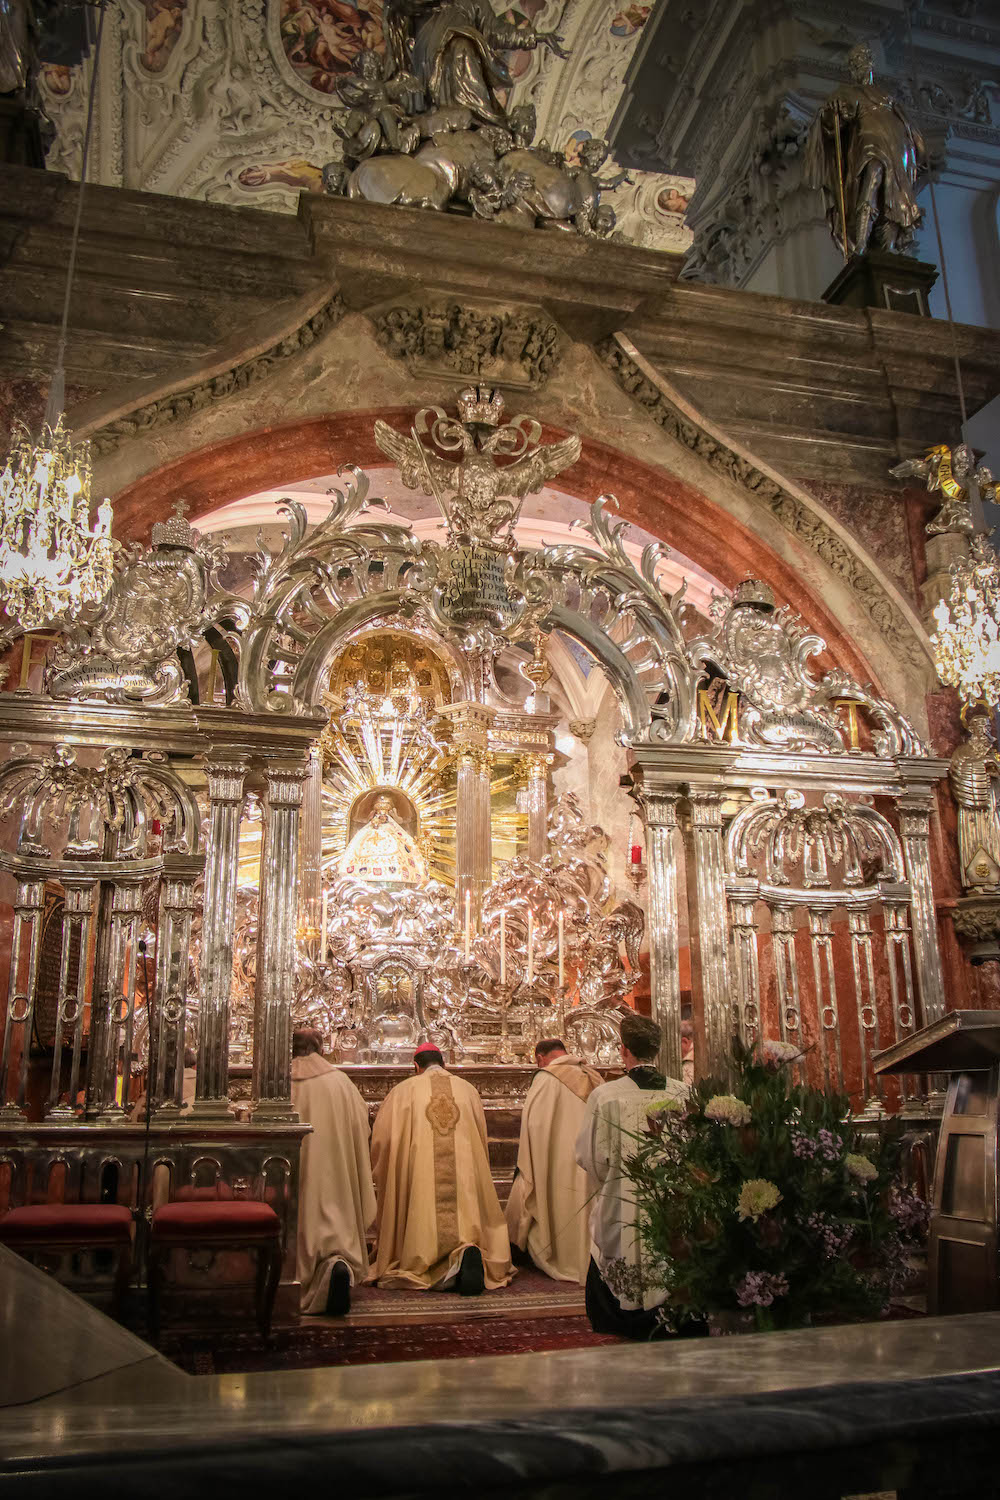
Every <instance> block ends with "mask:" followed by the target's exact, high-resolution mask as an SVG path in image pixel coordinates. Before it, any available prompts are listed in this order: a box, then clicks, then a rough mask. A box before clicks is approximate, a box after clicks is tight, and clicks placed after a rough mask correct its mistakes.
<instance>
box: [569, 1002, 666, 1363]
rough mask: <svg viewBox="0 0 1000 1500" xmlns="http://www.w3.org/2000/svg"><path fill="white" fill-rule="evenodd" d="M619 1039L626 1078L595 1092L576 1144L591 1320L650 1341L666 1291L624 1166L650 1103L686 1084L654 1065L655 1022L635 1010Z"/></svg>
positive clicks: (598, 1328)
mask: <svg viewBox="0 0 1000 1500" xmlns="http://www.w3.org/2000/svg"><path fill="white" fill-rule="evenodd" d="M620 1035H621V1043H622V1061H623V1063H624V1065H625V1074H624V1076H623V1077H622V1078H616V1079H615V1080H614V1082H612V1083H602V1084H601V1086H600V1088H596V1089H595V1090H594V1092H593V1093H592V1094H591V1096H590V1098H589V1099H588V1100H587V1103H586V1106H585V1109H584V1116H583V1124H582V1126H581V1128H580V1134H579V1137H578V1138H577V1143H576V1159H577V1161H578V1163H579V1164H580V1166H581V1167H582V1168H583V1170H584V1171H585V1172H586V1174H587V1177H588V1179H589V1183H590V1189H591V1192H592V1194H593V1199H592V1203H591V1212H590V1239H591V1249H590V1266H589V1268H588V1270H587V1290H586V1301H587V1316H588V1317H589V1318H590V1322H591V1325H592V1327H593V1329H594V1332H595V1333H614V1334H618V1335H619V1336H620V1337H623V1338H633V1339H640V1338H642V1339H645V1338H650V1337H651V1336H652V1335H653V1334H654V1333H655V1332H656V1331H657V1328H658V1323H657V1317H656V1309H657V1308H658V1307H659V1306H660V1304H661V1303H662V1302H663V1301H665V1299H666V1293H665V1292H664V1291H663V1290H662V1288H660V1287H658V1286H656V1285H655V1284H653V1285H651V1284H650V1282H649V1279H648V1277H647V1274H646V1264H645V1255H644V1251H643V1245H642V1238H641V1234H640V1232H639V1223H638V1210H637V1207H636V1202H635V1197H634V1195H633V1192H632V1184H631V1183H630V1182H629V1181H628V1178H627V1177H625V1175H624V1173H623V1171H622V1166H623V1163H624V1162H625V1161H627V1159H628V1157H629V1156H631V1155H632V1154H633V1153H634V1151H635V1146H636V1141H635V1137H636V1136H641V1135H642V1134H644V1132H645V1128H646V1111H647V1109H648V1108H649V1106H650V1104H652V1103H653V1102H654V1101H658V1100H663V1099H682V1098H684V1096H685V1095H686V1093H687V1086H686V1085H685V1084H684V1083H682V1082H681V1080H680V1079H677V1078H664V1076H663V1074H662V1073H660V1072H659V1071H658V1069H657V1068H656V1066H655V1059H656V1055H657V1052H658V1051H659V1048H660V1028H659V1027H658V1026H657V1025H656V1023H655V1021H651V1020H649V1018H648V1017H646V1016H639V1015H635V1014H634V1013H631V1012H630V1013H629V1015H627V1016H625V1017H624V1018H623V1019H622V1023H621V1028H620Z"/></svg>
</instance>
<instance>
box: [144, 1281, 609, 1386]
mask: <svg viewBox="0 0 1000 1500" xmlns="http://www.w3.org/2000/svg"><path fill="white" fill-rule="evenodd" d="M617 1342H618V1340H617V1339H614V1338H608V1337H605V1336H600V1335H596V1334H594V1333H593V1332H592V1331H591V1327H590V1324H589V1322H588V1321H587V1317H586V1315H585V1313H584V1297H583V1287H582V1286H577V1285H576V1284H575V1283H574V1282H566V1281H552V1280H551V1279H550V1278H549V1277H548V1276H543V1275H542V1273H541V1272H540V1271H536V1270H535V1269H534V1268H533V1267H532V1268H530V1269H521V1270H519V1271H518V1273H517V1275H516V1276H515V1277H514V1280H513V1281H512V1282H511V1284H510V1285H509V1286H506V1287H502V1288H501V1289H500V1290H499V1291H496V1292H484V1293H483V1294H482V1296H480V1297H457V1296H455V1295H453V1294H451V1293H448V1292H419V1291H404V1290H399V1291H383V1290H382V1289H381V1288H380V1287H374V1286H361V1287H355V1288H354V1291H353V1292H352V1296H351V1311H350V1313H349V1314H348V1316H347V1317H346V1318H326V1317H304V1318H303V1319H302V1320H301V1322H300V1323H298V1324H293V1325H285V1326H281V1327H277V1328H275V1330H274V1335H273V1337H272V1339H271V1342H270V1344H269V1345H268V1346H266V1347H265V1346H264V1345H263V1344H262V1343H261V1340H260V1339H259V1338H258V1336H257V1334H256V1332H255V1331H254V1330H253V1328H252V1325H250V1326H248V1324H247V1323H241V1324H240V1325H239V1326H234V1325H229V1326H228V1327H227V1326H223V1327H221V1328H213V1329H211V1330H209V1329H206V1328H197V1327H195V1328H189V1329H186V1330H185V1329H183V1328H178V1327H176V1326H175V1327H174V1328H170V1327H169V1325H168V1327H167V1328H166V1329H165V1330H164V1334H163V1340H162V1343H161V1345H160V1348H161V1351H162V1353H164V1354H165V1355H166V1356H167V1358H168V1359H172V1360H173V1361H174V1363H175V1364H177V1365H179V1366H180V1367H181V1369H183V1370H187V1371H188V1373H189V1374H191V1375H235V1374H249V1373H251V1372H253V1371H260V1370H304V1369H311V1368H316V1367H319V1366H322V1365H355V1364H382V1363H393V1362H396V1361H400V1360H414V1359H462V1358H469V1357H471V1356H474V1355H480V1354H530V1353H532V1352H542V1351H544V1350H551V1349H587V1348H591V1347H595V1346H598V1345H601V1344H615V1343H617Z"/></svg>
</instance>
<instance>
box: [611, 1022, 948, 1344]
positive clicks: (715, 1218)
mask: <svg viewBox="0 0 1000 1500" xmlns="http://www.w3.org/2000/svg"><path fill="white" fill-rule="evenodd" d="M799 1056H800V1053H799V1050H798V1049H797V1048H795V1047H791V1046H789V1045H788V1044H786V1043H783V1042H764V1043H763V1044H762V1045H761V1046H760V1047H759V1048H757V1049H752V1048H746V1047H743V1046H742V1045H741V1044H739V1043H737V1044H736V1046H735V1048H734V1068H733V1075H734V1077H735V1083H734V1084H733V1085H732V1088H731V1090H730V1091H727V1092H723V1086H722V1085H721V1084H720V1083H719V1082H718V1080H713V1079H703V1080H702V1081H701V1082H700V1083H698V1084H696V1085H695V1087H694V1088H693V1089H692V1090H691V1093H690V1094H689V1095H688V1097H687V1099H686V1100H668V1101H667V1102H666V1103H659V1104H654V1105H651V1106H650V1109H649V1112H648V1114H647V1134H646V1135H645V1136H643V1137H642V1138H638V1139H637V1143H636V1150H635V1152H634V1154H633V1155H632V1157H631V1158H630V1160H629V1162H628V1163H627V1165H626V1168H625V1170H626V1174H627V1176H628V1177H629V1179H630V1181H631V1183H632V1186H633V1192H634V1194H635V1198H636V1202H637V1205H638V1207H639V1209H640V1222H641V1224H642V1226H643V1228H642V1233H643V1242H644V1245H643V1248H644V1257H643V1258H644V1263H645V1265H644V1274H645V1276H646V1278H647V1280H648V1279H649V1278H650V1276H652V1277H653V1278H654V1279H655V1281H656V1283H657V1284H658V1285H659V1286H661V1287H663V1288H665V1289H666V1291H667V1299H666V1302H665V1304H664V1307H663V1311H662V1317H663V1319H664V1322H665V1323H666V1324H667V1326H668V1327H671V1328H679V1327H681V1326H682V1325H691V1324H692V1323H699V1322H700V1323H702V1324H707V1325H708V1327H709V1330H710V1331H723V1329H725V1328H727V1327H729V1326H733V1325H734V1324H735V1325H736V1326H742V1327H746V1328H757V1329H768V1328H790V1327H797V1326H802V1325H803V1324H806V1323H809V1322H811V1321H813V1320H814V1319H820V1320H824V1321H850V1320H853V1319H864V1318H871V1317H877V1316H879V1315H882V1314H885V1313H886V1312H887V1311H888V1306H889V1298H890V1295H891V1294H892V1293H893V1292H896V1291H899V1290H901V1288H902V1287H903V1286H904V1285H905V1284H906V1280H907V1276H908V1273H909V1264H908V1261H909V1257H910V1255H911V1253H912V1252H913V1250H914V1249H915V1248H916V1247H917V1246H918V1245H919V1244H920V1242H921V1241H922V1240H923V1237H924V1235H925V1233H926V1227H927V1219H928V1210H927V1206H926V1204H924V1203H923V1201H922V1200H921V1199H919V1198H917V1197H916V1196H915V1195H914V1194H913V1193H911V1192H909V1191H908V1190H907V1189H906V1188H904V1187H903V1186H902V1184H901V1183H900V1181H899V1176H898V1166H899V1155H900V1136H901V1126H900V1125H899V1124H898V1123H897V1122H894V1121H890V1120H887V1121H886V1122H885V1124H884V1126H883V1128H882V1129H881V1130H880V1132H879V1140H878V1144H877V1147H876V1148H875V1149H870V1150H869V1154H868V1155H864V1154H862V1153H861V1152H860V1150H859V1149H858V1148H857V1145H856V1142H855V1139H854V1130H853V1127H852V1125H851V1122H850V1113H849V1102H848V1100H847V1098H846V1097H845V1096H842V1095H837V1094H826V1093H823V1092H821V1091H820V1090H819V1089H814V1088H809V1087H806V1086H803V1085H800V1084H797V1083H795V1082H794V1081H793V1078H792V1066H791V1065H792V1064H793V1063H794V1061H795V1060H796V1058H798V1057H799Z"/></svg>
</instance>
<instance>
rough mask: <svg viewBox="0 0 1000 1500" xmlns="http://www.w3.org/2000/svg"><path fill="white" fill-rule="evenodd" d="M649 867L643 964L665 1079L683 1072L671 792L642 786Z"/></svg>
mask: <svg viewBox="0 0 1000 1500" xmlns="http://www.w3.org/2000/svg"><path fill="white" fill-rule="evenodd" d="M639 801H640V805H641V807H642V810H643V814H644V816H645V821H646V851H647V852H646V858H647V862H648V867H649V969H650V976H649V982H650V997H651V1001H652V1011H653V1019H654V1020H655V1021H657V1022H658V1023H659V1026H660V1032H661V1034H662V1037H663V1042H662V1045H661V1049H660V1066H661V1067H662V1069H663V1071H664V1072H665V1073H666V1075H667V1077H668V1078H682V1077H683V1060H682V1057H681V976H680V966H679V961H678V950H677V934H678V931H679V928H680V923H679V920H678V901H677V840H676V837H675V834H676V830H677V793H674V792H654V791H651V790H645V789H644V790H643V791H641V792H640V793H639Z"/></svg>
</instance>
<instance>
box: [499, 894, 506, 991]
mask: <svg viewBox="0 0 1000 1500" xmlns="http://www.w3.org/2000/svg"><path fill="white" fill-rule="evenodd" d="M506 983H507V913H506V912H505V911H502V912H501V913H500V986H501V988H503V986H504V985H505V984H506Z"/></svg>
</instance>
